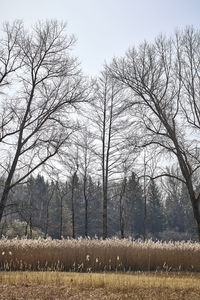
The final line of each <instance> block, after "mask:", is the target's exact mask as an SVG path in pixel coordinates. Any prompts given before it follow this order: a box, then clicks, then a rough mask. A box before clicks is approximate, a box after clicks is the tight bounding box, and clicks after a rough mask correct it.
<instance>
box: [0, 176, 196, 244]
mask: <svg viewBox="0 0 200 300" xmlns="http://www.w3.org/2000/svg"><path fill="white" fill-rule="evenodd" d="M166 185H167V186H168V190H166V191H165V193H164V194H163V193H161V192H160V189H159V186H158V185H157V184H156V182H154V181H150V183H149V185H148V187H147V197H146V198H147V199H146V200H147V203H146V218H144V214H145V201H144V191H143V188H142V185H141V183H140V181H139V179H138V178H137V176H136V174H135V173H132V174H131V175H130V176H129V177H128V178H127V183H126V189H125V191H124V197H123V209H124V211H123V216H122V218H123V220H122V222H120V216H121V214H120V203H121V202H120V199H121V186H122V182H118V183H115V184H113V185H112V186H111V188H110V189H109V192H108V237H112V236H118V237H131V238H134V239H137V238H141V239H144V237H145V238H153V239H154V240H155V239H162V240H183V239H185V240H187V239H195V238H196V230H195V223H194V218H193V214H192V209H191V206H190V203H189V199H188V196H187V191H186V189H185V186H184V185H183V184H180V183H179V182H177V181H175V180H172V179H171V178H170V179H169V180H168V181H167V183H166ZM72 189H73V191H74V193H73V202H74V207H73V209H74V212H73V211H72ZM86 194H87V201H88V217H87V224H86V219H85V200H84V199H85V197H84V182H83V180H82V179H81V178H80V177H78V176H77V175H76V176H75V178H73V176H72V177H71V178H70V179H69V180H68V181H67V182H66V183H62V182H58V181H57V182H54V181H51V182H50V181H47V180H45V179H44V177H43V176H40V175H38V176H37V177H30V178H29V180H28V182H27V183H26V184H23V185H19V186H17V187H16V188H14V189H13V191H12V193H11V194H10V198H9V203H8V205H7V207H6V211H5V216H4V218H3V221H2V223H1V227H0V233H1V236H6V237H8V238H13V237H16V236H18V237H27V238H35V237H44V238H47V237H51V238H56V239H61V238H62V237H64V238H67V237H72V236H73V235H74V237H75V238H77V237H80V236H81V237H85V236H87V237H88V236H89V237H91V238H92V237H98V238H100V237H102V186H101V184H100V183H99V182H95V181H93V180H92V178H91V177H89V178H88V185H87V190H86ZM72 214H74V229H73V224H72ZM122 224H123V226H122ZM86 228H87V232H86V231H85V229H86ZM73 231H74V232H73Z"/></svg>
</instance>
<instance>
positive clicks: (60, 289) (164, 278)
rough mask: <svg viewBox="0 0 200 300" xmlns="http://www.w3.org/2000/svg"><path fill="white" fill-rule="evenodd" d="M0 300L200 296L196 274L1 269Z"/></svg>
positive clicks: (187, 298)
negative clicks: (7, 270) (11, 270)
mask: <svg viewBox="0 0 200 300" xmlns="http://www.w3.org/2000/svg"><path fill="white" fill-rule="evenodd" d="M0 299H5V300H10V299H11V300H14V299H17V300H19V299H23V300H24V299H27V300H28V299H29V300H31V299H37V300H39V299H41V300H47V299H48V300H50V299H77V300H81V299H93V300H95V299H101V300H103V299H113V300H118V299H141V300H143V299H149V300H157V299H159V300H161V299H177V300H179V299H181V300H190V299H192V300H197V299H198V300H199V299H200V274H199V273H183V272H182V273H167V272H166V273H156V272H155V273H144V272H139V273H99V274H97V273H89V274H88V273H65V272H0Z"/></svg>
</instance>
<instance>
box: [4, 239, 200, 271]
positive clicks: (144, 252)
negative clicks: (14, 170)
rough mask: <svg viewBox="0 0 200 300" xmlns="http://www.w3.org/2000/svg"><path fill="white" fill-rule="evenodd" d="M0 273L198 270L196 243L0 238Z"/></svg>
mask: <svg viewBox="0 0 200 300" xmlns="http://www.w3.org/2000/svg"><path fill="white" fill-rule="evenodd" d="M0 270H1V271H16V270H23V271H71V272H102V271H138V270H139V271H153V270H154V271H162V270H164V271H200V243H197V242H195V243H193V242H160V241H157V242H153V241H152V240H148V241H146V242H143V241H131V240H130V239H123V240H120V239H118V238H112V239H107V240H98V239H83V238H79V239H76V240H73V239H63V240H52V239H41V238H39V239H37V240H28V239H17V238H15V239H12V240H9V239H5V238H3V239H1V240H0Z"/></svg>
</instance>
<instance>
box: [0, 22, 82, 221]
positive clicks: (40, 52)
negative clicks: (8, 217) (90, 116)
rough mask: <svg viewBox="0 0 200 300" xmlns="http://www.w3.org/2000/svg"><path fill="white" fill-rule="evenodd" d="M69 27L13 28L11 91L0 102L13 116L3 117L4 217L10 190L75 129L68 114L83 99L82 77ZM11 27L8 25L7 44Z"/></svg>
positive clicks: (0, 210) (0, 211) (53, 24)
mask: <svg viewBox="0 0 200 300" xmlns="http://www.w3.org/2000/svg"><path fill="white" fill-rule="evenodd" d="M20 26H21V25H20ZM65 28H66V26H65V24H63V23H58V22H57V21H47V22H44V23H41V22H40V23H38V24H36V25H35V26H34V27H33V29H32V31H31V32H28V31H25V29H24V28H21V27H20V29H19V30H17V29H16V30H15V31H14V32H16V33H15V36H16V41H15V45H16V49H15V52H16V53H17V55H16V57H13V60H14V61H13V68H12V69H13V89H10V88H9V91H8V93H7V95H5V101H4V102H3V104H2V106H1V111H2V112H3V113H4V112H7V115H8V116H11V117H8V119H9V118H10V119H9V122H7V121H4V120H3V117H2V120H1V123H3V127H2V132H3V134H2V136H3V137H4V139H3V143H1V144H2V145H3V146H2V147H1V149H0V150H1V152H2V153H1V154H2V157H3V160H2V161H1V165H0V166H1V170H2V172H4V176H5V178H6V180H5V185H4V190H3V193H2V197H1V200H0V221H1V219H2V216H3V212H4V208H5V206H6V202H7V199H8V194H9V192H10V190H11V189H12V188H13V187H14V186H15V185H16V184H18V183H20V182H22V181H24V180H25V179H26V178H27V177H28V176H29V175H30V174H32V173H33V172H34V171H35V170H36V169H38V168H39V167H41V166H42V165H43V164H45V163H46V162H47V161H49V160H50V159H51V158H53V157H54V156H55V155H56V154H58V152H59V150H60V148H61V147H62V146H64V145H65V143H66V141H67V140H68V138H69V136H70V135H71V133H72V132H73V130H74V129H73V124H72V122H71V120H70V118H69V114H70V113H72V112H73V111H74V108H75V107H76V105H77V104H78V103H79V102H82V101H83V100H84V99H85V90H86V87H85V85H84V83H83V76H82V75H81V72H80V70H79V68H78V64H77V61H76V59H74V58H73V57H71V56H70V51H71V47H72V46H73V44H74V42H75V39H74V37H73V36H67V35H66V33H65ZM12 30H13V27H12V26H11V27H9V26H7V33H8V34H7V35H8V44H9V39H10V43H11V42H12ZM18 32H19V34H18ZM1 47H3V45H1ZM2 51H3V50H2ZM2 51H1V52H2ZM14 65H16V67H14ZM4 119H5V118H4ZM11 134H12V136H10V135H11ZM15 174H17V176H15Z"/></svg>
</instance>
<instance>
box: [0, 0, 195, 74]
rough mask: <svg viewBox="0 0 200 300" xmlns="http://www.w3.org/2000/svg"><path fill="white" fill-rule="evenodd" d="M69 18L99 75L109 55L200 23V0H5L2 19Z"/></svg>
mask: <svg viewBox="0 0 200 300" xmlns="http://www.w3.org/2000/svg"><path fill="white" fill-rule="evenodd" d="M52 18H53V19H58V20H62V21H67V23H68V29H69V33H74V34H75V36H76V37H77V39H78V41H77V44H76V46H75V49H74V53H75V55H76V56H78V57H79V60H80V61H81V62H82V66H83V70H84V71H85V72H86V73H87V74H88V75H96V74H98V71H99V70H100V69H101V68H102V65H103V63H104V61H107V62H109V61H110V60H111V59H112V57H113V56H114V55H115V56H121V55H123V54H124V53H125V51H126V50H127V49H128V48H129V47H131V46H134V45H137V44H138V43H140V42H142V41H143V40H153V39H154V38H155V37H156V36H157V35H158V34H160V33H161V32H163V33H166V34H172V33H173V32H174V30H175V29H177V28H184V27H185V26H187V25H194V26H195V27H199V28H200V0H57V1H55V0H4V1H2V3H1V7H0V20H1V21H2V22H3V21H12V20H14V19H22V20H24V22H25V24H27V25H31V24H34V23H35V22H36V21H37V20H44V19H52Z"/></svg>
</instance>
